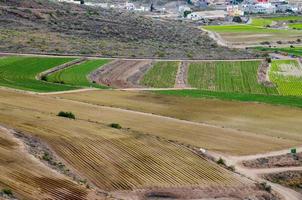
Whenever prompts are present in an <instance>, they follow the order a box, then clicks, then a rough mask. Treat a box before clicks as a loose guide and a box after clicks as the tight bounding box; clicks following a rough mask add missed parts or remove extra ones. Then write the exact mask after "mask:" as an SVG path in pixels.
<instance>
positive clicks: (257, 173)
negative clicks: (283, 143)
mask: <svg viewBox="0 0 302 200" xmlns="http://www.w3.org/2000/svg"><path fill="white" fill-rule="evenodd" d="M288 152H289V149H284V150H281V151H272V152H268V153H264V154H256V155H248V156H228V155H222V154H219V153H216V152H210V151H207V152H206V155H208V156H210V157H213V158H214V159H216V160H218V159H219V158H222V159H224V160H225V161H226V164H227V165H229V166H231V165H232V166H234V167H235V169H236V172H238V173H239V174H242V175H244V176H245V177H247V178H250V179H252V180H255V181H258V182H267V183H268V184H269V185H271V187H272V189H273V190H274V191H276V192H278V193H279V194H280V195H282V197H283V198H284V199H285V200H301V199H302V194H300V193H298V192H296V191H294V190H292V189H290V188H287V187H284V186H282V185H279V184H275V183H272V182H270V181H267V180H265V179H263V178H262V177H261V175H263V174H270V173H280V172H285V171H302V166H299V167H281V168H265V169H261V168H260V169H250V168H247V167H244V166H243V165H242V164H241V162H242V161H247V160H255V159H258V158H265V157H271V156H279V155H284V154H287V153H288ZM297 152H302V146H301V147H298V148H297Z"/></svg>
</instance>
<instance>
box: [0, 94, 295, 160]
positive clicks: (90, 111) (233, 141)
mask: <svg viewBox="0 0 302 200" xmlns="http://www.w3.org/2000/svg"><path fill="white" fill-rule="evenodd" d="M1 94H2V96H1V98H0V103H1V104H2V106H3V108H5V107H7V106H9V105H11V106H18V107H19V108H20V109H21V110H22V109H30V110H36V111H39V112H43V113H51V114H57V113H58V112H59V111H62V110H63V111H64V110H65V111H72V112H73V113H74V114H75V115H76V116H77V117H78V119H81V120H86V121H88V120H89V121H92V122H96V123H102V124H106V125H108V124H111V123H119V124H120V125H121V126H122V127H124V128H129V129H130V130H132V131H138V132H140V133H144V134H150V135H154V136H159V137H162V138H166V139H168V140H171V141H174V142H177V143H179V144H181V143H182V144H185V145H192V146H196V147H202V148H205V149H209V150H213V151H220V152H223V153H226V154H239V155H246V154H255V153H262V152H267V151H272V150H279V149H285V148H289V147H291V146H293V145H299V144H300V139H299V137H298V136H295V135H294V134H287V135H288V137H287V138H278V137H272V136H268V135H264V134H255V133H252V132H246V131H241V130H237V129H231V128H224V127H220V126H213V125H208V124H203V123H196V122H190V121H184V120H179V119H174V118H169V117H163V116H158V115H152V114H148V113H142V112H136V111H130V110H125V109H119V108H112V107H102V106H98V105H91V104H87V103H82V102H78V101H72V100H65V99H55V98H52V97H49V96H47V97H46V96H39V95H38V96H37V95H29V94H22V93H16V92H13V91H5V90H1ZM36 105H41V106H39V107H37V106H36ZM3 114H4V113H3ZM6 119H7V118H2V119H1V120H0V122H1V121H2V122H3V123H4V121H6ZM8 122H9V123H13V120H9V121H6V123H8ZM40 123H41V122H40ZM251 141H254V142H253V143H251ZM255 147H257V148H255Z"/></svg>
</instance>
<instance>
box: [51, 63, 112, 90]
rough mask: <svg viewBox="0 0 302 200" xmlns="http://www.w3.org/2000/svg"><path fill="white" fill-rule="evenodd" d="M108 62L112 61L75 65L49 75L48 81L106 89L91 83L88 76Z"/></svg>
mask: <svg viewBox="0 0 302 200" xmlns="http://www.w3.org/2000/svg"><path fill="white" fill-rule="evenodd" d="M108 62H110V60H107V59H106V60H103V59H96V60H87V61H85V62H84V63H81V64H78V65H74V66H72V67H69V68H66V69H63V70H60V71H58V72H56V73H54V74H51V75H49V76H48V77H47V81H49V82H54V83H64V84H68V85H74V86H81V87H96V88H106V87H105V86H102V85H99V84H95V83H92V82H90V81H89V80H88V77H87V76H88V75H89V73H91V72H92V71H94V70H96V69H98V68H99V67H101V66H103V65H104V64H106V63H108Z"/></svg>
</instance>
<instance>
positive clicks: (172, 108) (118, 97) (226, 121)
mask: <svg viewBox="0 0 302 200" xmlns="http://www.w3.org/2000/svg"><path fill="white" fill-rule="evenodd" d="M59 96H60V97H62V98H66V99H72V100H76V101H82V102H88V103H92V104H95V105H105V106H112V107H119V108H123V109H129V110H135V111H141V112H146V113H154V114H157V115H163V116H168V117H174V118H177V119H183V120H188V121H192V122H199V123H206V124H211V125H215V126H219V127H225V128H232V129H234V130H237V131H247V132H249V133H253V134H257V135H266V136H269V137H272V138H275V139H276V140H280V141H281V140H282V139H291V140H295V141H296V142H297V143H299V144H300V145H301V141H302V135H301V129H302V123H301V119H302V110H301V109H299V108H290V107H284V106H273V105H267V104H258V103H247V102H245V103H243V102H232V101H221V100H213V99H194V98H189V97H174V96H167V95H158V94H153V93H149V92H128V91H127V92H126V91H87V92H83V93H73V94H62V95H59ZM281 113H282V114H281ZM293 116H294V117H293ZM289 146H291V145H290V144H289ZM252 149H255V148H254V147H252ZM279 149H282V148H281V147H280V148H279Z"/></svg>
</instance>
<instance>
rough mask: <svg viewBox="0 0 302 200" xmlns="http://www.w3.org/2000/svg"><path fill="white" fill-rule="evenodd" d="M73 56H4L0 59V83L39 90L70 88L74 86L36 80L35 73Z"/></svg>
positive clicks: (59, 63) (69, 59) (67, 60)
mask: <svg viewBox="0 0 302 200" xmlns="http://www.w3.org/2000/svg"><path fill="white" fill-rule="evenodd" d="M71 60H73V58H48V57H15V56H11V57H4V58H1V60H0V85H1V86H6V87H12V88H17V89H24V90H32V91H39V92H48V91H61V90H70V89H74V87H70V86H65V85H57V84H52V83H47V82H43V81H39V80H36V75H37V74H39V73H41V72H43V71H46V70H48V69H50V68H53V67H56V66H59V65H61V64H63V63H66V62H69V61H71Z"/></svg>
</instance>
